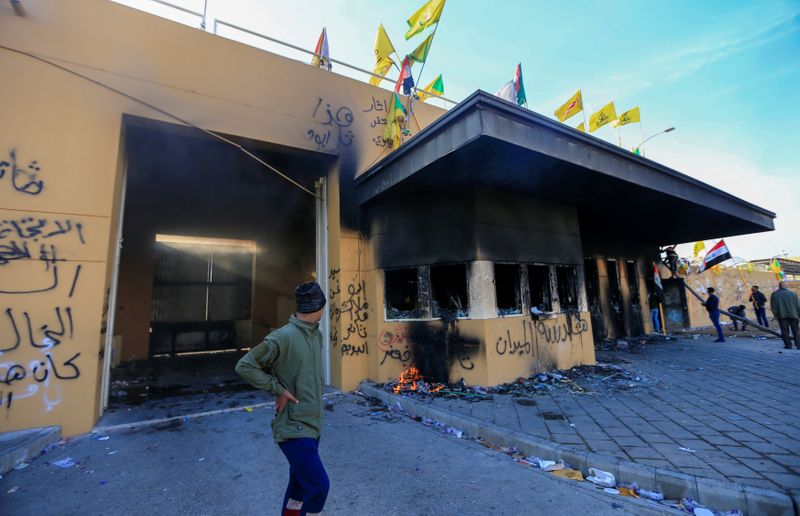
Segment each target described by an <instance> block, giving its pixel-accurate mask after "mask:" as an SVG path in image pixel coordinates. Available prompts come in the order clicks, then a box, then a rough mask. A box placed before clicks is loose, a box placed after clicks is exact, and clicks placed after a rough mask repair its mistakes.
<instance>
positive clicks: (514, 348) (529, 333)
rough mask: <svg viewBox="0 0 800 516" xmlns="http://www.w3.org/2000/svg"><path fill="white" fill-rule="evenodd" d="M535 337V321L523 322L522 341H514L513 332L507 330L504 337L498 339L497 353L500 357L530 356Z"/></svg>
mask: <svg viewBox="0 0 800 516" xmlns="http://www.w3.org/2000/svg"><path fill="white" fill-rule="evenodd" d="M534 337H535V334H534V331H533V321H527V320H523V321H522V340H514V339H513V338H512V337H511V330H510V329H507V330H506V334H505V335H504V336H501V337H498V338H497V343H496V344H495V351H497V354H498V355H501V356H502V355H505V354H509V355H516V356H518V357H521V356H524V355H530V354H531V353H532V352H533V347H534V342H533V339H534Z"/></svg>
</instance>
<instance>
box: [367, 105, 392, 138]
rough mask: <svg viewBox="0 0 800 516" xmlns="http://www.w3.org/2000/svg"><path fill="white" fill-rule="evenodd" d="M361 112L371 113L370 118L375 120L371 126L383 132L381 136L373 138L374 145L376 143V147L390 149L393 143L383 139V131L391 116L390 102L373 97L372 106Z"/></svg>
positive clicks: (370, 123) (371, 122)
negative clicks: (388, 117)
mask: <svg viewBox="0 0 800 516" xmlns="http://www.w3.org/2000/svg"><path fill="white" fill-rule="evenodd" d="M361 111H362V112H364V113H370V115H369V116H373V117H374V118H373V119H372V120H370V122H369V126H370V127H373V128H374V127H378V128H379V129H380V131H381V134H378V135H376V136H374V137H372V143H374V144H375V146H376V147H390V146H391V141H389V140H386V139H384V138H383V131H384V128H385V126H386V119H387V116H388V114H389V102H388V101H387V100H385V99H383V100H382V99H378V98H375V96H373V97H372V100H371V102H370V104H369V105H368V106H367V107H366V108H363V109H362V110H361Z"/></svg>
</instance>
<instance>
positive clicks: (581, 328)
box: [536, 313, 589, 344]
mask: <svg viewBox="0 0 800 516" xmlns="http://www.w3.org/2000/svg"><path fill="white" fill-rule="evenodd" d="M536 331H537V333H539V335H541V336H542V337H544V340H545V341H546V342H547V343H548V344H554V343H556V342H566V341H567V340H572V337H574V336H576V335H580V334H581V333H585V332H587V331H589V323H588V322H586V321H584V320H583V319H581V316H580V314H579V313H575V314H571V315H570V314H567V316H566V322H563V323H557V324H554V325H552V326H548V325H547V324H546V323H545V321H537V322H536Z"/></svg>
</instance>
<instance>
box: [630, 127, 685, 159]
mask: <svg viewBox="0 0 800 516" xmlns="http://www.w3.org/2000/svg"><path fill="white" fill-rule="evenodd" d="M674 130H675V128H674V127H667V128H666V129H664V130H663V131H659V132H657V133H656V134H654V135H652V136H648V137H647V138H645V139H644V140H642V143H640V144H639V145H637V146H636V147H634V148H633V153H634V154H639V155H640V156H644V154H643V153H642V145H644V144H645V142H647V141H650V140H652V139H653V138H655V137H656V136H658V135H659V134H664V133H669V132H671V131H674Z"/></svg>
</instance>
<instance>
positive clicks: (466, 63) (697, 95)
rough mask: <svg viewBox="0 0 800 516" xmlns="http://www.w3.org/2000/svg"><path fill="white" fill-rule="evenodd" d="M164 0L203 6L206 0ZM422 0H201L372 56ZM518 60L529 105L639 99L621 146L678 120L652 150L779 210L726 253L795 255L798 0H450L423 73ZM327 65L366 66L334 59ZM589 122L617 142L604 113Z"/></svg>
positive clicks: (298, 37) (475, 69)
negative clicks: (323, 35) (637, 117)
mask: <svg viewBox="0 0 800 516" xmlns="http://www.w3.org/2000/svg"><path fill="white" fill-rule="evenodd" d="M170 1H171V2H172V3H174V4H178V5H181V6H184V7H186V8H189V9H191V10H195V11H197V12H202V11H203V6H204V0H170ZM120 3H123V4H127V5H131V6H135V7H137V8H141V9H144V10H147V11H150V12H154V13H157V14H160V15H163V16H167V17H169V18H172V19H174V20H176V21H180V22H182V23H186V24H190V25H193V26H199V21H200V19H199V17H197V16H193V15H189V14H186V13H181V12H180V11H177V10H174V9H169V8H165V7H162V6H159V5H158V4H156V3H154V2H152V1H151V0H120ZM422 3H423V2H422V1H421V0H420V1H418V0H404V1H402V2H398V1H391V2H390V1H378V0H295V1H292V2H287V1H286V0H208V28H209V30H213V20H214V19H219V20H223V21H226V22H228V23H232V24H234V25H238V26H241V27H245V28H248V29H251V30H254V31H257V32H259V33H262V34H266V35H269V36H271V37H274V38H278V39H281V40H283V41H286V42H289V43H292V44H295V45H297V46H301V47H304V48H307V49H309V50H313V49H314V46H315V44H316V41H317V38H318V36H319V33H320V31H321V28H322V27H323V26H326V27H327V30H328V38H329V42H330V50H331V57H333V58H334V59H339V60H342V61H345V62H347V63H351V64H354V65H356V66H360V67H363V68H370V69H371V68H372V55H373V54H372V45H373V42H374V39H375V31H376V29H377V27H378V24H379V23H383V24H384V26H385V27H386V29H387V32H388V33H389V36H390V38H391V39H392V42H393V43H394V46H395V48H396V49H397V51H398V52H399V53H401V54H405V53H407V52H410V51H411V50H413V49H414V48H415V47H416V45H418V44H419V42H420V41H422V39H423V36H417V37H414V38H412V39H411V40H410V41H405V39H404V38H403V34H404V33H405V31H406V28H407V25H406V20H407V19H408V17H409V16H410V15H411V14H412V13H413V11H414V10H415V9H416V8H417V7H418V6H420V5H422ZM218 28H219V33H220V34H222V35H224V36H226V37H232V38H234V39H238V40H241V41H244V42H246V43H249V44H254V45H256V46H260V47H262V48H266V49H268V50H272V51H276V52H277V53H281V54H283V55H287V56H288V57H293V58H298V59H303V60H306V57H305V56H302V55H300V54H299V53H297V52H293V51H290V50H289V51H287V50H286V49H283V48H282V47H279V46H276V45H273V44H266V43H264V42H263V41H259V40H258V39H257V38H253V37H248V36H245V35H244V34H243V33H241V32H237V31H235V30H233V29H230V28H226V27H224V26H218ZM426 34H427V33H426ZM518 62H521V63H522V69H523V77H524V81H525V88H526V90H527V97H528V103H529V107H530V108H531V109H533V110H534V111H537V112H539V113H542V114H544V115H547V116H550V117H553V111H554V110H555V109H556V108H557V107H558V106H559V105H560V104H561V103H563V102H564V101H565V100H567V98H569V97H570V96H571V95H572V94H573V93H574V92H575V90H577V89H578V88H581V89H582V90H583V98H584V103H585V105H586V109H587V111H591V110H596V109H599V108H600V107H602V106H603V105H605V104H606V103H607V102H609V101H611V100H613V101H614V103H615V105H616V108H617V112H618V113H621V112H622V111H624V110H626V109H629V108H631V107H634V106H640V108H641V115H642V124H641V127H639V125H638V124H632V125H629V126H625V127H623V128H622V143H623V146H625V147H628V148H631V147H634V146H635V145H637V144H638V143H639V141H641V135H642V134H643V135H644V136H645V137H647V136H650V135H651V134H654V133H656V132H658V131H660V130H662V129H665V128H667V127H670V126H674V127H676V130H675V131H673V132H671V133H667V134H662V135H660V136H658V137H657V138H654V139H653V140H651V141H650V142H649V143H648V144H647V145H646V148H645V150H646V153H647V157H648V158H651V159H653V160H655V161H658V162H660V163H663V164H665V165H667V166H669V167H672V168H674V169H676V170H679V171H681V172H684V173H686V174H689V175H691V176H693V177H696V178H698V179H700V180H702V181H705V182H707V183H709V184H711V185H714V186H716V187H718V188H720V189H722V190H725V191H727V192H730V193H731V194H733V195H736V196H738V197H741V198H743V199H745V200H747V201H750V202H752V203H755V204H757V205H759V206H762V207H764V208H767V209H769V210H771V211H774V212H776V213H777V214H778V218H777V219H776V221H775V226H776V231H774V232H769V233H762V234H758V235H748V236H742V237H733V238H730V239H726V242H727V243H728V246H729V247H730V249H731V252H732V253H733V254H734V255H735V256H741V257H744V258H748V259H752V258H762V257H770V256H775V255H784V254H788V255H789V256H800V208H799V207H798V202H799V201H800V171H799V170H798V158H800V131H799V130H798V128H797V127H798V123H800V86H799V85H800V2H798V1H797V0H783V1H781V0H775V1H762V2H752V1H743V0H713V1H712V0H705V1H702V2H697V1H696V0H671V1H670V2H658V1H655V0H651V1H643V0H641V1H634V0H615V1H613V2H608V1H605V2H600V1H595V2H589V1H583V0H573V1H571V2H552V1H549V0H518V1H514V0H504V1H502V2H487V1H480V0H449V1H448V2H447V4H446V7H445V9H444V13H443V15H442V22H441V25H440V27H439V29H438V31H437V33H436V38H435V40H434V43H433V46H432V48H431V51H430V54H429V58H428V62H427V63H426V65H425V69H424V72H423V75H422V77H421V78H420V79H421V82H422V83H424V84H427V83H428V82H430V81H431V80H433V79H434V78H435V77H436V75H438V74H439V73H442V74H443V76H444V85H445V95H446V96H447V97H449V98H452V99H454V100H461V99H463V98H465V97H466V96H467V95H469V94H470V93H472V92H473V91H475V90H476V89H483V90H486V91H489V92H495V91H496V90H497V89H499V88H500V87H501V86H502V85H503V83H505V82H507V81H508V80H509V79H511V77H512V75H513V72H514V67H515V66H516V64H517V63H518ZM334 72H336V73H343V74H345V75H350V76H353V77H357V78H359V79H361V80H366V78H365V77H364V76H359V74H357V73H354V72H351V71H349V70H347V69H345V68H343V67H341V66H338V67H334ZM418 72H419V66H418V65H415V67H414V73H415V74H416V73H418ZM395 73H396V72H390V76H392V75H394V74H395ZM424 84H423V85H424ZM384 86H386V87H389V84H388V83H384ZM581 120H582V117H581V116H580V115H577V116H575V117H573V118H572V119H570V120H568V121H567V122H568V123H569V124H570V125H572V126H575V125H577V124H578V123H579V122H580V121H581ZM594 135H596V136H598V137H600V138H604V139H606V140H608V141H610V142H613V143H615V144H616V143H618V135H617V130H616V129H612V128H611V127H610V126H607V127H605V128H601V129H600V130H599V131H597V132H595V133H594ZM665 216H668V214H666V213H665ZM665 243H666V242H665ZM706 244H707V246H708V247H710V244H711V242H707V243H706ZM690 247H691V246H690V245H689V246H685V247H683V248H681V249H682V250H683V252H682V253H681V254H690V253H691V250H690Z"/></svg>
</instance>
